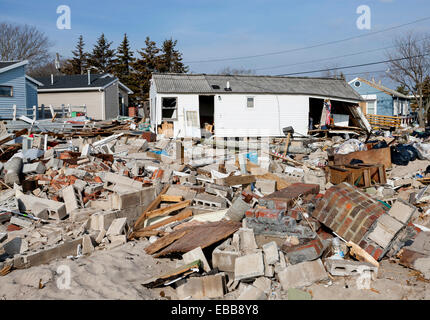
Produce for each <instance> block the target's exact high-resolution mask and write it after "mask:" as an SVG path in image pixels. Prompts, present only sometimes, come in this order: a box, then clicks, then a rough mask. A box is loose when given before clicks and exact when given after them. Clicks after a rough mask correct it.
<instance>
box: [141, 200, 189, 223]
mask: <svg viewBox="0 0 430 320" xmlns="http://www.w3.org/2000/svg"><path fill="white" fill-rule="evenodd" d="M190 204H191V200H185V201H181V202H178V203H175V204H172V205H170V206H167V207H165V208H160V209H155V210H152V211H149V212H147V213H146V217H147V218H148V219H149V218H155V217H161V216H166V215H168V214H169V213H172V212H175V211H177V210H180V209H183V208H185V207H188V206H189V205H190Z"/></svg>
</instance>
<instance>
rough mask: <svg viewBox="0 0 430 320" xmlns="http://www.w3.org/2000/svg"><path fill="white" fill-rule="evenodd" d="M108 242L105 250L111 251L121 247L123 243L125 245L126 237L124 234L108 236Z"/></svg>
mask: <svg viewBox="0 0 430 320" xmlns="http://www.w3.org/2000/svg"><path fill="white" fill-rule="evenodd" d="M109 240H110V243H109V245H108V246H107V248H108V249H113V248H116V247H118V246H121V245H123V244H124V243H126V242H127V237H126V236H125V234H118V235H114V236H113V235H112V236H109Z"/></svg>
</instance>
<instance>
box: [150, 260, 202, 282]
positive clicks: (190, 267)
mask: <svg viewBox="0 0 430 320" xmlns="http://www.w3.org/2000/svg"><path fill="white" fill-rule="evenodd" d="M201 265H202V262H201V261H200V260H196V261H193V262H191V263H189V264H186V265H184V266H180V267H178V268H176V269H173V270H171V271H168V272H166V273H164V274H162V275H160V276H157V277H152V278H149V279H147V280H145V282H144V283H142V286H144V287H146V288H149V289H152V288H156V287H159V286H161V285H163V284H167V283H168V282H171V281H174V280H175V279H181V278H184V277H186V276H187V275H189V274H191V273H194V272H197V271H199V269H200V267H201Z"/></svg>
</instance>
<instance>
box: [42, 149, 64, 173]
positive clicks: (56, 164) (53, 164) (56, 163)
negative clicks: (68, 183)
mask: <svg viewBox="0 0 430 320" xmlns="http://www.w3.org/2000/svg"><path fill="white" fill-rule="evenodd" d="M51 150H52V149H51ZM62 167H63V160H61V159H57V158H51V159H49V161H48V162H47V163H46V168H47V169H53V170H59V169H61V168H62Z"/></svg>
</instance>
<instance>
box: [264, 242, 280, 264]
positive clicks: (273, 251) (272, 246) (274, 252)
mask: <svg viewBox="0 0 430 320" xmlns="http://www.w3.org/2000/svg"><path fill="white" fill-rule="evenodd" d="M262 248H263V252H264V257H265V259H266V261H267V263H268V264H275V263H276V262H278V261H279V251H278V245H277V244H276V242H275V241H272V242H269V243H266V244H264V245H263V247H262Z"/></svg>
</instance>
